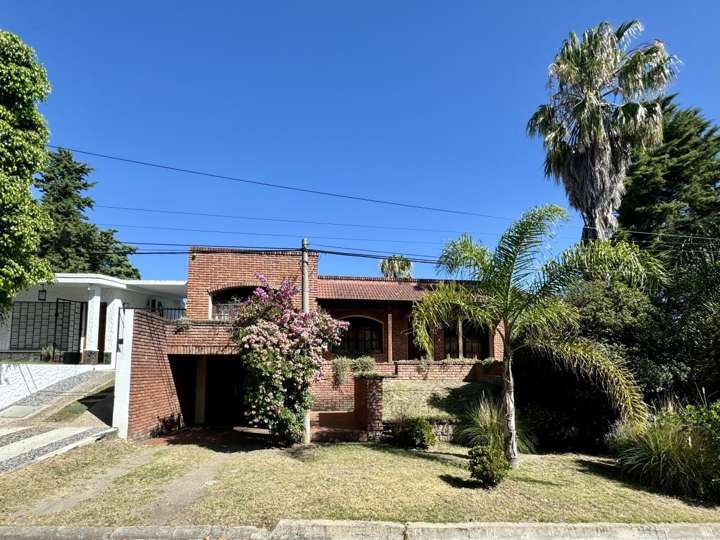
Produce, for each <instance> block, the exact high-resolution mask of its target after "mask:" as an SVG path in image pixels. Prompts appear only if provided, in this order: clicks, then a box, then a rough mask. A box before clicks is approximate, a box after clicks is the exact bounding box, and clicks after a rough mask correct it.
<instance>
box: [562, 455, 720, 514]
mask: <svg viewBox="0 0 720 540" xmlns="http://www.w3.org/2000/svg"><path fill="white" fill-rule="evenodd" d="M575 463H577V464H578V465H579V468H578V471H579V472H581V473H585V474H592V475H595V476H602V477H603V478H607V479H608V480H614V481H615V482H619V483H622V484H625V485H626V486H627V487H629V488H632V489H634V490H637V491H644V492H645V493H651V494H653V495H662V496H665V497H675V498H677V499H679V500H681V501H682V502H684V503H685V504H688V505H690V506H696V507H698V508H710V509H712V508H718V505H717V504H716V503H712V502H709V501H702V500H700V499H694V498H692V497H687V496H685V495H673V494H670V493H666V492H664V491H662V490H660V489H658V488H655V487H653V486H647V485H644V484H641V483H640V482H637V481H635V480H633V479H631V478H627V477H625V476H623V474H622V472H621V471H620V468H619V467H618V466H617V465H616V464H615V463H614V462H613V460H612V459H610V458H603V459H601V460H600V459H599V460H597V461H593V460H590V459H582V458H578V459H576V460H575Z"/></svg>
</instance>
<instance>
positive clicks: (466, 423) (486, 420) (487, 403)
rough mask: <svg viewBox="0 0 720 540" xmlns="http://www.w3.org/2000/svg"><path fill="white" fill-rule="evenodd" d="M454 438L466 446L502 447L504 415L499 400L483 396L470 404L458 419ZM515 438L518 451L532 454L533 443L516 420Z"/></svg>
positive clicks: (533, 449)
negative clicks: (458, 424) (458, 423)
mask: <svg viewBox="0 0 720 540" xmlns="http://www.w3.org/2000/svg"><path fill="white" fill-rule="evenodd" d="M454 439H455V441H456V442H458V443H460V444H464V445H466V446H470V447H475V446H492V447H493V448H498V449H501V450H502V449H503V447H504V444H505V415H504V412H503V406H502V403H500V401H499V400H497V399H493V398H489V397H487V396H485V395H484V394H483V396H482V397H481V398H480V399H479V400H478V401H477V402H476V403H475V404H473V405H472V406H470V407H469V408H468V409H467V411H466V412H465V414H464V415H463V416H462V417H461V419H460V426H459V427H458V429H457V431H456V432H455V436H454ZM517 439H518V449H519V450H520V452H523V453H526V454H532V453H533V452H534V451H535V443H534V441H533V439H532V437H531V436H530V435H529V434H528V433H527V432H526V431H525V430H524V429H523V426H522V422H521V421H520V419H518V420H517Z"/></svg>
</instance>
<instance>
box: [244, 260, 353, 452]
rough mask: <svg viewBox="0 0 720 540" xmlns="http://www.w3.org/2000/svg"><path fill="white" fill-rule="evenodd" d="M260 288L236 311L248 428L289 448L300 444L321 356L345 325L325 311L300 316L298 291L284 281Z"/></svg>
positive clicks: (263, 279) (337, 340) (263, 281)
mask: <svg viewBox="0 0 720 540" xmlns="http://www.w3.org/2000/svg"><path fill="white" fill-rule="evenodd" d="M257 277H258V279H259V280H260V283H261V286H260V287H258V288H257V289H255V291H254V292H253V293H252V295H250V297H249V298H248V299H247V300H245V301H243V302H239V303H238V304H237V305H236V307H235V309H234V310H233V313H232V315H233V335H234V338H235V343H236V344H237V346H238V349H239V351H240V356H241V357H242V362H243V366H244V368H245V371H246V381H245V382H246V384H245V405H246V414H247V415H248V420H249V422H250V423H251V424H252V425H254V426H263V427H267V428H268V429H270V432H271V433H273V434H275V435H277V436H278V438H279V440H280V441H281V442H282V443H283V444H286V445H291V444H295V443H297V442H300V441H301V440H302V434H303V420H304V417H305V413H306V412H307V411H308V410H309V409H310V407H311V405H312V396H311V395H310V384H311V383H312V382H313V380H315V379H316V378H317V377H319V374H320V367H321V364H322V360H323V354H324V353H325V352H327V351H328V350H329V349H330V347H332V346H333V345H337V344H339V342H340V336H341V334H342V332H343V331H344V330H345V329H346V328H347V323H344V322H341V321H337V320H335V319H333V318H332V317H330V315H328V314H327V313H326V312H324V311H322V310H316V311H310V312H309V313H302V312H300V311H299V310H297V309H296V308H295V307H294V306H293V303H292V299H293V297H294V296H295V295H296V294H297V293H298V289H297V287H296V286H295V285H293V284H292V283H291V282H289V281H287V280H285V281H283V283H282V284H281V285H280V287H279V288H277V289H273V288H272V287H270V285H269V284H268V281H267V279H266V278H265V277H264V276H262V275H260V274H258V276H257Z"/></svg>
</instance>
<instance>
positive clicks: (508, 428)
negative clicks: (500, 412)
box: [503, 354, 518, 468]
mask: <svg viewBox="0 0 720 540" xmlns="http://www.w3.org/2000/svg"><path fill="white" fill-rule="evenodd" d="M503 406H504V409H505V457H506V458H507V460H508V461H509V462H510V466H511V467H513V468H514V467H517V461H518V449H517V428H516V425H515V381H514V380H513V374H512V357H511V356H510V355H508V354H505V355H504V358H503Z"/></svg>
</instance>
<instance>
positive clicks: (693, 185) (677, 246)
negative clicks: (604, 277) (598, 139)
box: [617, 96, 720, 399]
mask: <svg viewBox="0 0 720 540" xmlns="http://www.w3.org/2000/svg"><path fill="white" fill-rule="evenodd" d="M662 106H663V113H664V114H663V131H664V142H663V144H661V145H660V146H658V147H656V148H653V149H647V150H638V151H636V152H635V155H634V157H633V165H632V167H631V168H630V169H629V171H628V176H627V193H626V194H625V197H624V199H623V204H622V205H621V206H620V210H619V214H618V219H619V221H620V224H621V225H622V227H623V230H621V231H619V232H618V234H617V237H618V238H625V239H630V240H633V241H635V242H637V243H638V245H640V246H641V247H642V248H643V249H647V250H649V251H650V252H652V253H655V254H658V255H660V256H663V257H664V258H665V259H666V260H667V261H668V267H669V273H670V280H669V282H668V284H667V285H666V286H665V287H664V288H663V290H662V291H660V293H659V294H658V295H657V298H656V300H655V304H656V305H657V308H658V310H660V311H661V312H662V315H663V319H664V327H662V328H661V329H660V333H662V334H663V335H664V336H665V340H664V342H663V349H664V351H665V358H667V361H666V362H665V363H666V365H670V363H671V362H674V363H675V365H676V366H677V367H678V368H682V367H683V366H685V369H686V371H687V376H686V377H683V378H681V379H679V380H678V381H677V383H678V384H676V387H675V388H674V389H673V391H674V392H675V393H677V394H681V395H682V394H684V396H685V397H686V398H688V399H693V398H696V397H697V391H698V387H699V386H702V387H704V388H706V390H707V392H708V394H709V395H710V396H715V397H716V396H718V395H720V354H719V353H718V351H720V333H718V328H719V326H718V321H720V248H719V247H718V246H719V245H720V242H718V241H716V240H714V238H717V237H720V132H719V131H718V129H719V128H718V126H717V125H714V124H713V123H712V122H710V121H709V120H708V119H706V118H705V117H703V115H702V113H701V112H700V111H699V110H698V109H693V108H690V109H683V108H680V107H678V106H677V105H676V104H675V103H674V96H672V97H668V98H666V99H665V100H663V102H662ZM650 331H652V330H650ZM647 332H648V330H647V329H646V333H647ZM658 358H663V357H662V355H660V356H658Z"/></svg>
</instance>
